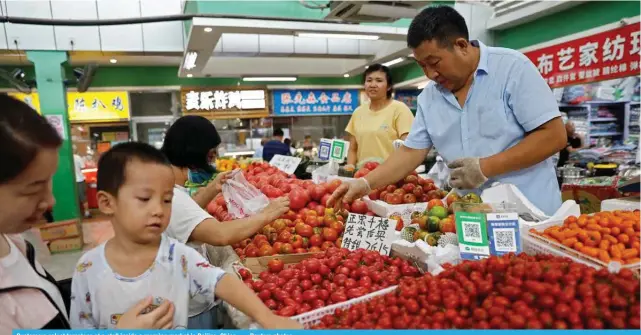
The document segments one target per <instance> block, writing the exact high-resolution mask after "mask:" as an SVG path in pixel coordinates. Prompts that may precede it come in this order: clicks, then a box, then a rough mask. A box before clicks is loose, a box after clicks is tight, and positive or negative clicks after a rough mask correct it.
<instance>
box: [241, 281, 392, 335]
mask: <svg viewBox="0 0 641 335" xmlns="http://www.w3.org/2000/svg"><path fill="white" fill-rule="evenodd" d="M397 288H398V286H390V287H388V288H384V289H382V290H378V291H376V292H372V293H370V294H367V295H364V296H362V297H358V298H354V299H350V300H348V301H345V302H341V303H338V304H333V305H329V306H325V307H323V308H319V309H315V310H313V311H309V312H307V313H303V314H300V315H296V316H292V317H291V319H292V320H294V321H297V322H298V323H300V324H302V325H303V326H304V327H305V329H309V328H311V327H312V326H314V325H317V324H318V323H320V320H321V319H322V318H323V317H324V316H325V315H331V314H334V312H336V310H337V309H348V308H349V307H351V306H352V305H356V304H358V303H361V302H366V301H370V300H372V299H374V298H376V297H379V296H382V295H385V294H388V293H392V292H394V291H396V289H397ZM249 329H260V326H258V324H256V323H254V324H252V325H251V326H249Z"/></svg>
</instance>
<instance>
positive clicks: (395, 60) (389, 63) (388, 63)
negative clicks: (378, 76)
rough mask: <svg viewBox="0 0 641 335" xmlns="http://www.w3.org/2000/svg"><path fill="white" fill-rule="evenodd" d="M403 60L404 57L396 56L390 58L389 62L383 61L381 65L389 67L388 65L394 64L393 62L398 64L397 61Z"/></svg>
mask: <svg viewBox="0 0 641 335" xmlns="http://www.w3.org/2000/svg"><path fill="white" fill-rule="evenodd" d="M404 60H405V57H398V58H396V59H392V60H391V61H389V62H385V63H383V66H387V67H390V66H392V65H395V64H398V63H400V62H402V61H404Z"/></svg>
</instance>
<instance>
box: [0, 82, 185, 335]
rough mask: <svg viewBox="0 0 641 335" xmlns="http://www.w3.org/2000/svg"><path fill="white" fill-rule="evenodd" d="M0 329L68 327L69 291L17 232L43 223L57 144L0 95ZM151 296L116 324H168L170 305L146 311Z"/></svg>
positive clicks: (52, 133) (20, 105)
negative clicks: (40, 261) (40, 262)
mask: <svg viewBox="0 0 641 335" xmlns="http://www.w3.org/2000/svg"><path fill="white" fill-rule="evenodd" d="M0 106H2V107H0V143H2V144H1V145H0V162H2V164H0V334H10V333H11V331H12V330H14V329H69V321H68V308H69V299H70V298H71V297H70V296H68V295H66V294H63V293H61V288H63V287H59V283H58V282H56V280H55V279H53V277H51V275H49V274H48V273H47V272H46V271H45V270H44V268H43V267H42V266H41V265H40V264H38V262H37V261H35V255H34V249H33V246H31V244H29V243H28V242H26V241H25V240H24V239H23V238H22V237H21V236H20V234H21V233H23V232H24V231H26V230H28V229H30V228H33V227H34V226H36V225H38V224H42V223H46V221H45V219H44V213H45V212H46V211H47V210H48V209H49V208H51V207H52V206H53V204H54V203H55V200H54V198H53V194H52V191H51V185H52V177H53V174H54V173H55V172H56V169H57V167H58V149H59V147H60V145H61V144H62V140H61V138H60V137H59V135H58V133H57V132H56V130H55V129H54V128H53V127H52V126H51V125H50V124H49V123H48V122H47V120H46V119H45V118H44V117H42V116H40V115H38V113H36V111H34V110H33V109H32V108H31V107H29V106H28V105H27V104H25V103H24V102H22V101H19V100H17V99H14V98H11V97H9V96H7V95H6V94H2V95H0ZM151 304H152V301H151V298H148V299H145V300H144V301H141V302H140V303H139V304H138V305H137V306H135V307H133V308H132V309H131V310H129V311H128V312H127V313H125V315H123V317H122V318H121V319H120V322H119V323H118V327H119V328H123V329H133V328H155V329H161V328H169V327H171V326H172V324H171V323H172V321H171V320H172V317H173V314H174V307H173V305H172V304H170V303H166V304H165V305H164V306H162V308H158V309H156V310H155V311H153V312H152V313H149V314H145V315H141V312H142V311H143V310H144V309H145V308H147V307H149V306H151Z"/></svg>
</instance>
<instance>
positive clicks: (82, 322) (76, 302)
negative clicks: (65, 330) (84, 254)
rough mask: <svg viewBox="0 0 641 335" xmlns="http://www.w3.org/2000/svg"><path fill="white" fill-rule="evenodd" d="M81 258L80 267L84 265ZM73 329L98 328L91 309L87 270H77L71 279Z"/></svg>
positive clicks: (71, 318) (70, 315) (70, 316)
mask: <svg viewBox="0 0 641 335" xmlns="http://www.w3.org/2000/svg"><path fill="white" fill-rule="evenodd" d="M82 262H83V259H82V258H81V259H80V262H79V263H78V264H79V265H78V268H81V267H82ZM69 324H70V325H71V329H98V323H97V322H96V321H95V320H94V317H93V313H92V310H91V292H90V291H89V285H88V281H87V273H86V272H78V271H75V272H74V274H73V279H72V281H71V306H70V310H69Z"/></svg>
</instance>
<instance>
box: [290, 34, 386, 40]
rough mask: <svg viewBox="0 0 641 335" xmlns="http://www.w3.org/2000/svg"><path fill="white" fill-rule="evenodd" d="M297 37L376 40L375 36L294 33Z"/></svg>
mask: <svg viewBox="0 0 641 335" xmlns="http://www.w3.org/2000/svg"><path fill="white" fill-rule="evenodd" d="M296 36H298V37H312V38H342V39H348V40H370V41H376V40H378V38H379V37H378V36H377V35H359V34H323V33H296Z"/></svg>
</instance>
